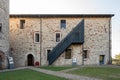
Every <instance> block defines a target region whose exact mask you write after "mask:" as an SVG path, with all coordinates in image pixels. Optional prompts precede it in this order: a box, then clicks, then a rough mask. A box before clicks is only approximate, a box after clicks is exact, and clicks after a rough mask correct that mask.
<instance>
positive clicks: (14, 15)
mask: <svg viewBox="0 0 120 80" xmlns="http://www.w3.org/2000/svg"><path fill="white" fill-rule="evenodd" d="M112 16H114V14H10V18H53V17H60V18H62V17H66V18H68V17H70V18H71V17H112Z"/></svg>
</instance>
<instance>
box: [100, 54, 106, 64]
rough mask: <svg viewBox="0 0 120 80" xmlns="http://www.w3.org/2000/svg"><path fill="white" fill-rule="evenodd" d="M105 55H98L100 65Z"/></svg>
mask: <svg viewBox="0 0 120 80" xmlns="http://www.w3.org/2000/svg"><path fill="white" fill-rule="evenodd" d="M104 58H105V55H100V64H104Z"/></svg>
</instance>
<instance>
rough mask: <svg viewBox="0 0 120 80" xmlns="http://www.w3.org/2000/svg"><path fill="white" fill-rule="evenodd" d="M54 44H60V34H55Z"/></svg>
mask: <svg viewBox="0 0 120 80" xmlns="http://www.w3.org/2000/svg"><path fill="white" fill-rule="evenodd" d="M56 42H60V33H56Z"/></svg>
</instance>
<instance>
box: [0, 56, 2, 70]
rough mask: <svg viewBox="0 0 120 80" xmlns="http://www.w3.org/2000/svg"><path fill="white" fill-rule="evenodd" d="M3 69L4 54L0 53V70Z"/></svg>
mask: <svg viewBox="0 0 120 80" xmlns="http://www.w3.org/2000/svg"><path fill="white" fill-rule="evenodd" d="M1 69H2V56H1V55H0V70H1Z"/></svg>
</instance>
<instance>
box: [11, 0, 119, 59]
mask: <svg viewBox="0 0 120 80" xmlns="http://www.w3.org/2000/svg"><path fill="white" fill-rule="evenodd" d="M9 1H10V14H114V15H115V16H114V17H112V57H114V56H115V55H116V54H119V53H120V0H9Z"/></svg>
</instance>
